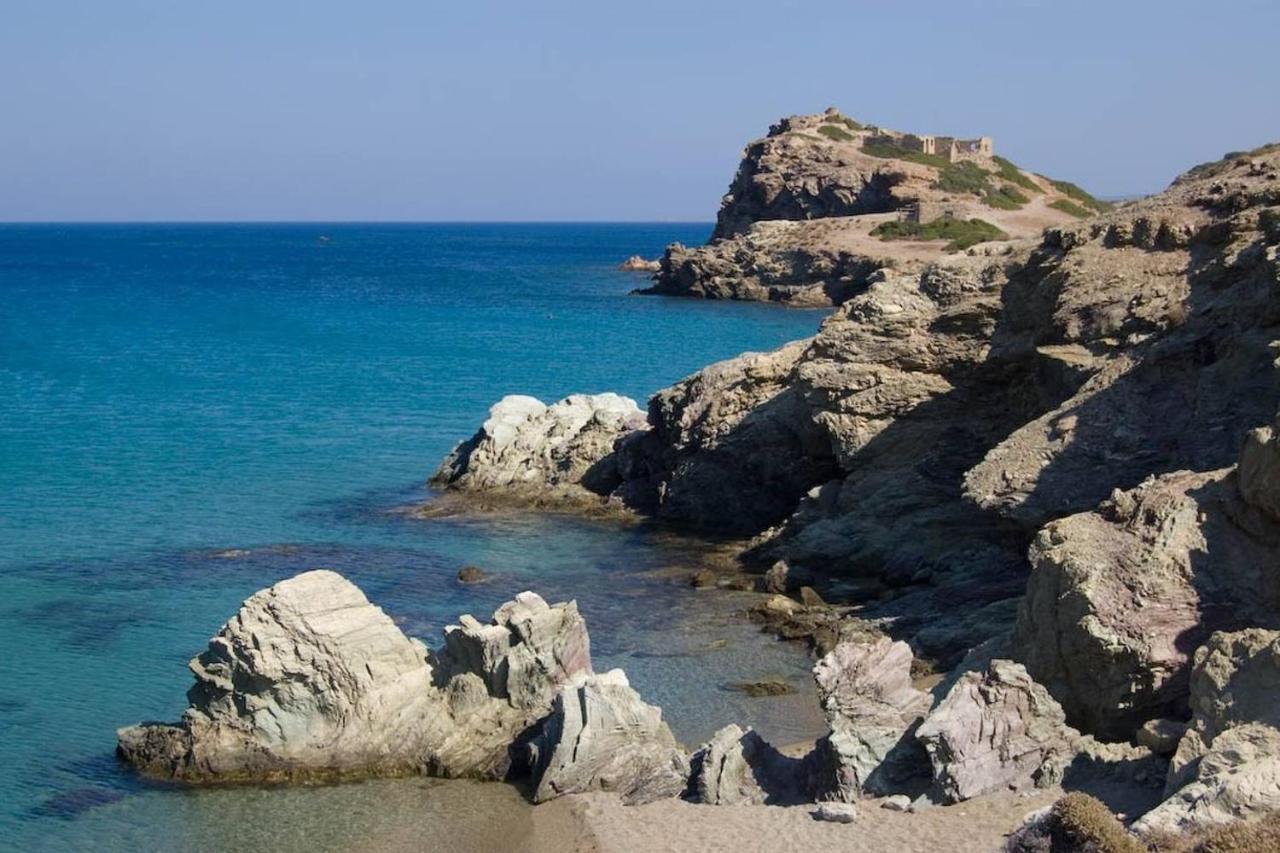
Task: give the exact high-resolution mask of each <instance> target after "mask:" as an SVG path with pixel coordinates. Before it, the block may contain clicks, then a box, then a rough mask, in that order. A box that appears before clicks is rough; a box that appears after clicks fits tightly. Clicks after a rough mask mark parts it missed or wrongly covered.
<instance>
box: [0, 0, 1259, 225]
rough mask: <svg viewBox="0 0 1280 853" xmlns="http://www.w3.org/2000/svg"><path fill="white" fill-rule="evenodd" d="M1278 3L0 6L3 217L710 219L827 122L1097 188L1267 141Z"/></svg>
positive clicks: (1116, 187)
mask: <svg viewBox="0 0 1280 853" xmlns="http://www.w3.org/2000/svg"><path fill="white" fill-rule="evenodd" d="M1278 39H1280V2H1277V0H1214V2H1206V0H1196V2H1190V0H1163V2H1126V0H1109V2H1093V0H1086V2H1068V0H1057V2H1032V0H1024V2H1012V0H1008V1H1007V2H997V0H988V2H977V0H950V2H930V0H917V2H914V3H902V2H891V0H878V2H873V3H863V2H852V1H851V0H845V2H787V0H772V2H756V0H736V2H718V0H717V1H716V2H699V1H698V0H682V1H681V2H668V0H648V2H627V3H612V2H607V0H595V2H580V3H579V2H572V3H571V2H544V3H538V2H515V1H514V0H513V2H484V0H469V1H468V0H455V1H454V2H448V3H442V2H433V0H412V2H408V1H407V0H406V2H400V0H364V2H356V0H344V2H334V0H305V2H304V1H303V0H257V2H241V0H222V2H200V3H197V2H192V1H191V0H87V1H86V2H74V0H4V2H3V4H2V5H0V220H210V219H212V220H237V219H248V220H264V219H266V220H280V219H284V220H300V219H341V220H403V219H410V220H476V219H480V220H486V219H487V220H494V219H496V220H530V219H532V220H566V219H568V220H591V219H606V220H708V219H710V218H711V217H712V216H713V215H714V212H715V209H716V205H717V203H718V200H719V197H720V195H721V194H722V193H723V192H724V190H725V188H726V186H727V184H728V182H729V179H730V177H731V175H732V172H733V169H734V167H735V165H736V163H737V160H738V156H739V153H740V151H741V149H742V147H743V145H744V144H745V143H746V142H747V141H749V140H750V139H753V138H756V137H758V136H760V135H762V134H763V133H764V132H765V130H766V129H767V127H768V125H769V124H770V123H771V122H772V121H774V120H776V119H777V118H778V117H780V116H783V115H787V114H792V113H799V112H813V111H818V110H821V109H823V108H825V107H827V106H828V105H837V106H839V107H841V108H842V109H843V110H844V111H845V112H846V113H847V114H849V115H852V116H855V117H857V118H860V119H865V120H868V121H873V122H876V123H879V124H884V125H887V126H890V127H897V128H901V129H904V130H915V131H920V132H938V133H955V134H964V135H970V134H974V135H976V134H990V135H992V136H994V137H995V139H996V145H997V150H999V151H1000V152H1002V153H1004V154H1006V155H1007V156H1009V157H1011V158H1013V159H1014V160H1016V161H1017V162H1019V163H1021V164H1024V165H1026V166H1027V167H1028V168H1032V169H1035V170H1036V171H1041V172H1045V173H1048V174H1051V175H1053V176H1055V177H1059V176H1060V177H1064V178H1069V179H1071V180H1075V181H1077V182H1079V183H1081V184H1083V185H1085V186H1086V187H1088V188H1090V189H1092V190H1094V191H1095V192H1097V193H1100V194H1104V195H1117V194H1130V193H1139V192H1147V191H1153V190H1157V189H1159V188H1161V187H1163V186H1164V185H1165V184H1167V183H1168V181H1169V180H1170V179H1171V178H1172V177H1173V176H1174V175H1175V174H1176V173H1177V172H1179V171H1181V170H1182V169H1185V168H1187V167H1189V166H1191V165H1193V164H1194V163H1196V162H1199V161H1203V160H1206V159H1213V158H1216V157H1218V156H1220V155H1221V154H1222V153H1223V152H1225V151H1227V150H1230V149H1241V148H1249V147H1253V146H1255V145H1259V144H1261V143H1263V142H1267V141H1271V140H1277V139H1280V47H1278V45H1280V42H1278V41H1277V40H1278Z"/></svg>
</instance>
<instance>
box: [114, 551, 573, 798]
mask: <svg viewBox="0 0 1280 853" xmlns="http://www.w3.org/2000/svg"><path fill="white" fill-rule="evenodd" d="M460 621H461V624H460V625H457V626H450V627H449V628H448V629H446V633H445V646H444V648H443V649H442V651H441V652H440V654H439V656H438V658H436V657H433V656H431V655H430V653H429V652H428V651H427V649H426V647H425V646H423V645H422V644H421V643H419V642H418V641H416V640H411V639H409V638H407V637H405V636H404V634H402V633H401V632H400V630H399V629H398V628H396V626H395V624H394V623H393V622H392V621H391V620H390V619H389V618H388V617H387V616H386V614H384V613H383V612H382V610H380V609H379V608H377V607H375V606H374V605H372V604H370V603H369V601H368V600H367V599H366V598H365V597H364V594H363V593H361V592H360V590H359V589H358V588H357V587H356V586H355V585H353V584H352V583H350V582H349V581H347V580H346V579H345V578H343V577H342V576H341V575H338V574H336V573H334V572H330V571H324V570H320V571H312V572H305V573H303V574H301V575H298V576H296V577H293V578H290V579H288V580H285V581H281V582H280V583H278V584H276V585H275V586H273V587H271V588H269V589H265V590H262V591H260V592H258V593H255V594H254V595H253V596H251V597H250V598H249V599H248V600H247V601H245V603H244V605H243V606H242V607H241V608H240V611H239V612H238V613H237V614H236V616H235V617H233V618H232V619H231V620H230V621H229V622H227V624H226V625H224V626H223V628H222V630H221V631H220V632H219V633H218V634H217V635H216V636H215V637H214V638H213V639H212V640H210V642H209V648H208V650H207V651H205V652H204V653H203V654H201V655H200V656H198V657H197V658H195V659H194V660H192V662H191V670H192V672H193V673H194V674H195V677H196V683H195V685H194V686H193V687H192V688H191V690H190V691H189V692H188V694H187V697H188V700H189V702H190V707H189V708H188V709H187V711H186V712H185V713H184V714H183V717H182V720H181V721H180V722H178V723H176V724H172V725H168V724H153V723H146V724H142V725H138V726H131V727H128V728H125V729H121V730H120V731H119V732H118V752H119V754H120V756H121V757H122V758H123V759H124V760H126V761H128V762H129V763H131V764H133V765H134V766H136V767H137V768H138V769H140V770H142V771H143V772H146V773H148V774H150V775H156V776H163V777H169V778H174V779H180V780H183V781H188V782H221V781H238V780H249V781H261V780H268V779H284V778H300V777H308V776H322V777H323V776H335V775H370V774H372V775H387V774H393V773H410V772H423V771H425V772H430V773H434V774H437V775H443V776H483V777H502V776H504V775H505V774H506V772H507V770H508V768H509V766H510V758H509V748H510V745H511V743H512V742H513V741H514V740H515V739H516V738H517V737H518V736H519V735H520V734H521V732H523V731H525V730H526V729H527V728H528V727H529V726H530V725H531V724H533V723H534V722H536V721H537V720H539V719H541V718H542V717H544V716H546V715H547V713H548V712H549V710H550V708H551V703H552V699H553V698H554V696H555V695H556V693H557V692H558V691H559V689H560V686H561V685H563V684H565V683H567V682H568V681H569V680H571V679H573V678H577V677H579V676H581V675H583V674H586V673H590V671H591V657H590V647H589V640H588V638H587V634H586V628H585V625H584V623H583V622H582V619H581V617H580V616H579V615H578V611H577V607H576V606H575V605H574V604H573V603H569V604H558V605H555V606H550V605H548V604H547V603H546V602H545V601H543V600H542V599H541V598H540V597H538V596H537V595H535V594H533V593H528V592H526V593H521V594H520V595H518V596H517V597H516V599H515V600H514V601H509V602H507V603H506V604H504V605H502V607H500V608H499V609H498V610H497V612H496V613H495V614H494V619H493V621H492V622H491V623H490V624H488V625H483V624H481V623H480V622H478V621H477V620H475V619H473V618H472V617H470V616H464V617H462V619H461V620H460Z"/></svg>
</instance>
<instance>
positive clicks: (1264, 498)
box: [1240, 418, 1280, 520]
mask: <svg viewBox="0 0 1280 853" xmlns="http://www.w3.org/2000/svg"><path fill="white" fill-rule="evenodd" d="M1277 426H1280V418H1278V419H1277V425H1276V426H1270V427H1259V428H1258V429H1255V430H1252V431H1251V432H1250V433H1249V435H1248V436H1247V437H1246V438H1245V442H1244V448H1243V449H1242V450H1241V451H1240V494H1241V495H1243V496H1244V499H1245V500H1246V501H1248V502H1249V503H1251V504H1253V505H1254V506H1256V507H1258V508H1259V509H1261V510H1262V511H1263V512H1265V513H1267V515H1269V516H1270V517H1271V518H1273V519H1276V520H1280V437H1278V436H1277Z"/></svg>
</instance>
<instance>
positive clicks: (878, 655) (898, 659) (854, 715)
mask: <svg viewBox="0 0 1280 853" xmlns="http://www.w3.org/2000/svg"><path fill="white" fill-rule="evenodd" d="M912 660H913V658H912V654H911V648H910V646H908V645H907V644H906V643H904V642H901V641H898V642H894V641H893V640H891V639H889V638H888V637H878V638H875V639H870V640H867V641H864V642H857V641H844V642H841V643H840V644H839V645H837V646H836V647H835V649H833V650H832V651H831V652H830V653H828V654H827V655H826V656H825V657H823V658H822V659H821V660H820V661H818V663H817V664H816V665H815V666H814V668H813V675H814V680H815V681H816V682H817V685H818V698H819V700H820V701H821V703H822V709H823V711H824V713H825V714H826V717H827V722H828V724H829V725H830V726H831V732H830V734H828V735H827V737H826V738H825V739H824V740H823V741H821V742H820V744H819V752H820V754H823V755H824V758H825V761H824V762H823V763H824V765H825V768H826V774H825V775H826V779H825V784H824V785H823V787H824V789H825V790H824V791H822V795H823V796H824V797H829V798H833V799H839V800H843V801H846V802H852V801H853V800H856V799H858V798H860V797H861V796H863V795H864V794H865V793H872V794H891V793H897V792H898V791H900V790H902V788H903V786H904V785H907V784H909V783H910V781H911V780H912V779H913V778H919V777H922V776H923V777H926V778H927V776H928V773H929V765H928V759H927V757H926V755H925V753H924V751H923V750H922V749H921V748H920V746H919V745H918V744H917V743H916V742H915V739H914V737H912V734H913V730H914V728H915V726H916V725H917V724H918V723H919V722H920V720H921V719H923V718H924V715H925V714H927V713H928V712H929V708H930V706H931V705H932V704H933V700H932V698H931V697H930V696H929V694H928V693H925V692H923V691H921V690H917V689H915V688H914V687H913V686H912V684H911V663H912Z"/></svg>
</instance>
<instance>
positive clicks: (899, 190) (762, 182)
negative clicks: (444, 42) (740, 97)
mask: <svg viewBox="0 0 1280 853" xmlns="http://www.w3.org/2000/svg"><path fill="white" fill-rule="evenodd" d="M925 139H927V140H928V142H927V143H925V142H923V141H922V138H921V137H916V136H913V135H910V134H900V133H896V132H894V131H887V130H885V129H883V128H878V127H872V126H866V125H863V124H860V123H859V122H857V121H854V120H853V119H850V118H848V117H846V116H843V115H841V114H840V113H839V112H837V111H835V110H828V111H827V112H826V113H823V114H820V115H805V116H792V117H790V118H786V119H783V120H782V121H780V122H779V123H778V124H776V125H774V126H773V127H771V128H770V130H769V134H768V135H767V136H766V137H764V138H763V139H759V140H756V141H755V142H752V143H751V144H750V145H748V146H747V148H746V150H745V151H744V152H743V156H742V162H741V163H740V165H739V166H738V171H737V174H736V175H735V176H734V179H733V182H732V183H731V185H730V187H729V191H728V193H727V194H726V195H725V196H724V199H723V200H722V201H721V205H720V212H719V215H718V216H717V219H716V226H715V230H714V232H713V233H712V236H711V240H710V242H709V243H708V244H707V245H706V246H702V247H698V248H688V247H685V246H683V245H680V244H675V245H673V246H671V247H669V248H668V249H667V251H666V253H665V255H664V256H663V258H662V260H661V262H660V265H659V268H658V270H657V273H656V274H655V276H654V284H653V286H652V287H650V288H648V289H647V290H644V291H642V292H644V293H653V294H665V295H674V296H696V297H702V298H707V299H747V300H759V301H771V302H782V303H787V304H790V305H796V306H825V305H839V304H841V303H843V302H844V301H845V300H847V299H849V298H850V297H852V296H854V295H855V294H857V293H859V292H861V291H862V290H864V289H865V287H866V285H867V283H868V282H869V280H870V276H871V274H872V273H873V272H875V271H876V270H878V269H886V268H895V269H899V270H903V269H910V270H914V271H915V272H919V269H920V267H921V266H922V265H923V264H925V263H928V262H930V261H933V260H936V259H938V258H939V257H941V256H943V255H945V254H948V253H950V252H953V251H956V250H958V249H960V248H966V247H967V246H968V245H971V244H972V243H975V242H980V241H990V240H1005V239H1009V238H1018V237H1028V236H1032V235H1034V234H1037V233H1039V232H1040V230H1041V229H1043V228H1044V227H1046V226H1048V225H1056V224H1065V223H1069V222H1072V221H1074V220H1075V218H1076V217H1079V216H1087V215H1088V214H1089V213H1090V212H1092V211H1094V210H1100V209H1102V208H1103V207H1104V205H1102V204H1101V203H1099V202H1097V201H1096V200H1094V199H1092V198H1091V197H1090V196H1088V194H1087V193H1084V192H1083V191H1080V190H1079V189H1078V188H1076V187H1074V186H1071V185H1069V184H1065V183H1063V182H1059V181H1052V180H1050V179H1048V178H1044V177H1043V176H1040V175H1036V174H1034V173H1031V172H1027V171H1024V170H1022V169H1019V168H1018V167H1017V166H1015V165H1014V164H1013V163H1011V162H1009V161H1008V160H1005V159H1003V158H999V157H996V156H994V155H991V154H987V153H979V152H974V153H966V154H964V155H962V156H957V157H956V158H955V159H952V157H951V156H949V154H942V153H934V152H935V151H940V150H942V149H941V148H939V147H936V142H937V140H936V139H935V138H934V137H926V138H925ZM947 139H949V138H947ZM947 219H949V220H954V221H953V222H952V223H951V225H952V226H955V228H952V227H951V226H947V227H938V226H939V225H940V224H941V222H942V221H943V220H947ZM973 219H978V220H981V221H982V222H983V223H985V224H986V225H987V226H989V229H990V230H989V231H986V232H983V233H978V232H976V231H975V232H973V233H972V234H968V235H966V234H964V233H963V232H966V231H967V230H971V229H966V228H965V227H964V224H965V223H968V222H969V221H970V220H973ZM931 222H932V223H933V228H932V229H931V228H928V227H926V228H923V229H920V228H917V227H916V226H919V225H925V226H927V225H929V223H931Z"/></svg>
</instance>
